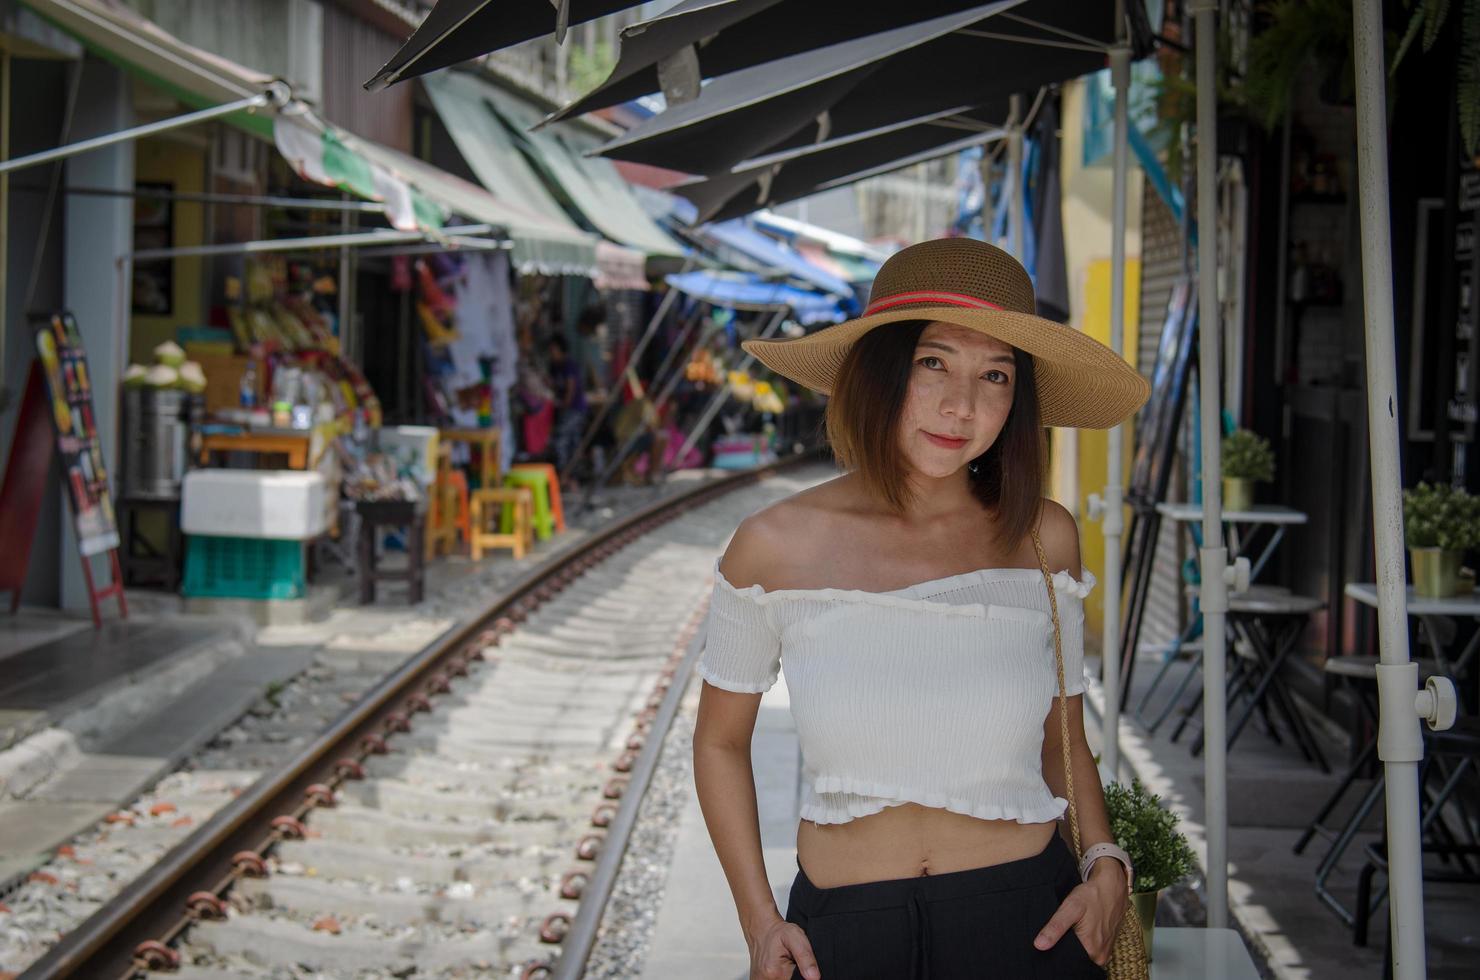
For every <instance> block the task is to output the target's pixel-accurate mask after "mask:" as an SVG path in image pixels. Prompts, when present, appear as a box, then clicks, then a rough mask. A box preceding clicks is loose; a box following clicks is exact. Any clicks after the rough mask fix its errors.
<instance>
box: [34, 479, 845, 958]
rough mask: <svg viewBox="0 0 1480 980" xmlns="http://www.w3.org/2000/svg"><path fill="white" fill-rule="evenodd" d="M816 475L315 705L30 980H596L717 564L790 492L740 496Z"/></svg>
mask: <svg viewBox="0 0 1480 980" xmlns="http://www.w3.org/2000/svg"><path fill="white" fill-rule="evenodd" d="M802 462H805V460H793V461H788V462H787V463H785V464H782V465H781V467H773V468H769V469H768V470H764V471H759V472H757V473H752V474H741V475H737V476H735V477H731V478H727V479H725V480H723V481H719V482H716V483H711V484H707V485H705V486H703V487H700V488H697V489H696V490H695V491H692V492H690V493H688V494H686V495H684V496H682V497H679V498H675V499H670V500H668V501H664V502H661V503H659V504H655V505H653V506H651V507H649V508H647V509H646V510H644V511H640V512H638V513H637V514H635V515H633V516H632V517H631V518H628V519H627V520H625V521H622V522H620V523H619V524H617V525H615V526H614V527H612V528H610V529H608V530H607V531H605V532H603V533H601V534H598V535H595V536H593V539H592V540H591V541H590V542H589V543H588V545H587V546H586V547H585V548H583V549H581V550H580V551H578V552H574V553H572V554H571V555H569V556H568V557H567V558H566V559H565V560H563V561H561V562H559V563H558V564H556V565H554V566H553V567H547V568H545V569H542V570H539V571H537V572H535V573H532V574H531V575H529V576H528V577H527V578H526V579H524V580H521V581H520V582H519V583H517V584H516V585H515V587H514V588H513V589H512V590H510V591H509V592H508V593H506V594H505V595H504V596H503V597H502V598H501V599H500V600H498V601H497V602H495V603H493V604H492V605H490V606H489V607H488V609H487V610H486V612H485V614H484V615H482V616H481V617H479V618H477V619H475V620H473V621H472V622H471V623H470V625H468V626H467V627H465V628H463V629H461V630H459V631H457V632H456V633H454V634H452V635H450V636H448V637H447V638H446V639H444V640H442V641H440V642H438V643H436V644H435V645H433V646H431V647H429V648H427V649H426V650H424V651H422V652H421V653H420V654H418V655H416V656H414V657H413V658H411V659H410V660H409V661H407V662H406V663H404V664H403V665H401V666H400V667H399V668H397V669H396V670H395V671H394V672H392V673H391V674H389V676H386V677H384V679H382V680H380V681H379V683H377V684H375V685H374V686H373V687H372V688H371V689H370V690H369V691H368V692H366V693H365V694H364V695H363V696H362V697H361V698H360V699H359V700H358V701H357V702H356V703H355V704H354V705H353V706H352V707H350V708H349V709H348V710H346V711H344V712H343V714H341V715H340V716H339V717H337V718H334V719H333V720H331V721H329V723H328V725H327V727H323V728H322V730H319V727H320V725H321V724H322V722H323V717H322V711H321V713H320V715H318V716H315V715H314V714H313V713H312V712H306V714H305V717H304V718H303V720H302V721H300V722H298V724H300V725H301V726H303V728H304V729H305V730H312V731H316V734H314V735H313V736H312V738H311V739H310V740H309V742H308V744H307V745H306V746H305V747H303V748H302V749H300V750H298V751H297V753H296V754H295V755H292V757H291V758H287V759H286V760H285V761H284V762H283V763H282V764H281V765H279V766H277V767H276V768H274V769H273V770H271V771H270V772H269V773H268V774H267V775H265V776H263V777H262V778H260V779H258V780H256V781H255V782H252V783H250V785H247V786H245V787H242V786H241V785H235V786H233V785H231V783H230V780H229V779H224V780H223V781H222V783H221V787H220V789H221V791H223V792H226V793H233V792H239V794H240V795H237V796H236V797H235V799H233V800H232V801H231V802H230V803H228V804H227V805H225V806H224V807H220V808H219V809H217V810H216V811H215V812H214V815H213V816H211V817H210V818H209V819H208V820H207V821H206V822H205V823H204V824H203V825H202V826H201V827H200V828H199V829H198V830H197V831H195V832H194V833H193V834H191V835H190V836H189V837H188V838H187V839H186V840H184V841H183V842H182V843H180V844H179V845H178V846H176V847H175V848H174V849H173V850H171V851H169V852H168V853H167V854H166V855H165V856H164V858H163V859H162V860H161V861H159V862H158V863H157V864H155V865H153V866H152V867H150V868H149V869H148V870H147V871H146V872H145V873H144V874H142V875H140V876H139V877H138V878H136V879H135V880H134V881H132V882H131V883H130V884H129V885H128V886H127V887H126V888H125V889H124V890H123V891H122V892H121V893H119V894H118V895H117V897H116V898H114V899H113V900H112V901H110V902H108V903H107V904H105V905H104V906H103V907H102V908H100V909H99V910H98V911H97V912H96V913H94V914H93V915H92V916H91V917H90V918H89V919H87V920H86V921H85V922H83V923H82V924H81V925H80V926H79V927H78V928H77V929H75V930H73V931H72V932H71V933H69V934H68V935H67V936H65V937H64V938H63V939H62V940H61V942H59V943H58V944H57V945H56V946H54V947H53V948H52V949H51V950H50V951H48V952H47V953H46V954H45V955H44V956H42V957H41V958H40V959H39V960H37V961H36V962H35V963H34V964H32V966H31V967H30V968H29V969H28V970H27V972H26V973H24V974H23V975H22V976H23V978H24V980H30V978H33V977H35V978H42V977H47V978H50V977H87V978H94V977H96V978H104V980H106V978H114V977H118V978H123V977H144V976H148V975H149V974H150V973H151V972H153V971H160V970H166V971H171V972H172V973H173V974H174V975H177V976H182V977H189V978H194V980H216V978H225V977H257V976H260V977H298V976H335V977H339V976H343V977H381V976H401V977H405V976H415V977H418V978H420V977H439V976H445V977H462V976H501V977H520V978H524V980H548V978H555V977H561V978H564V977H577V976H581V975H582V971H583V968H584V965H585V962H586V959H587V957H588V956H589V955H590V953H591V950H592V948H593V946H594V945H595V944H596V942H597V939H598V934H599V930H600V926H601V922H602V913H603V910H604V909H605V907H606V901H607V897H608V895H609V894H610V892H611V889H612V885H613V882H614V880H615V878H616V875H617V873H618V869H619V867H620V863H621V858H622V854H623V851H624V849H625V846H626V841H627V839H628V836H629V835H630V833H631V831H632V829H633V826H634V824H635V821H636V815H637V812H638V805H639V803H640V802H641V798H642V795H643V792H644V790H645V787H646V785H647V781H648V778H649V776H650V774H651V773H652V771H653V769H654V767H655V766H656V764H657V761H658V756H659V753H660V752H661V749H662V744H663V739H664V736H665V734H666V733H667V731H668V728H669V725H670V723H671V721H672V719H673V717H674V714H675V712H676V711H677V708H678V702H679V700H680V698H681V696H682V694H683V689H684V688H685V686H686V684H687V679H688V673H689V667H690V666H691V664H692V661H693V658H694V654H696V653H697V649H698V644H699V639H700V638H699V637H698V636H697V634H698V632H699V629H700V626H701V623H702V607H703V600H704V597H705V595H706V593H707V589H708V587H709V579H710V574H709V573H710V566H711V564H712V562H713V558H714V555H715V554H716V553H717V551H718V550H719V548H720V547H721V546H722V545H723V543H724V540H725V538H726V537H727V536H728V533H729V531H730V530H731V529H733V527H734V526H735V524H736V523H737V522H738V520H739V519H740V518H741V517H743V516H744V515H745V514H746V513H749V512H750V511H752V510H754V509H755V508H756V507H758V506H760V505H761V504H762V503H763V502H764V501H765V500H766V499H770V498H774V497H776V496H780V495H781V494H782V493H783V492H786V491H787V490H789V489H790V487H789V486H787V487H784V488H779V489H778V487H777V486H775V485H774V484H773V485H771V486H770V487H769V489H768V488H767V486H766V484H764V483H763V484H762V486H761V487H760V488H758V489H754V490H751V491H750V492H748V493H746V492H736V491H740V490H742V489H744V488H746V487H748V486H750V485H751V484H753V483H754V482H755V481H756V480H757V478H758V477H762V476H767V475H771V474H772V473H774V472H775V471H776V470H777V469H781V468H790V467H793V466H795V465H796V464H797V463H802ZM814 475H821V473H820V470H819V471H817V472H815V474H814ZM780 482H782V483H789V482H790V481H780ZM272 735H273V737H274V738H279V739H281V738H284V737H285V735H284V732H283V731H282V730H281V727H279V729H278V730H275V731H274V732H273V733H272ZM273 744H274V743H273V742H272V741H270V740H264V741H261V742H258V743H256V744H253V745H250V746H247V747H249V748H251V749H252V751H255V752H257V753H259V754H260V753H261V752H263V751H271V747H272V745H273ZM285 754H288V753H285ZM209 802H210V801H202V804H201V806H202V810H203V811H206V810H209ZM215 802H216V803H217V804H219V800H217V801H215ZM177 806H182V807H183V809H184V810H185V811H188V810H189V809H190V806H191V804H190V801H188V800H186V801H184V802H183V804H177ZM174 812H175V811H171V814H170V815H171V816H172V815H173V814H174Z"/></svg>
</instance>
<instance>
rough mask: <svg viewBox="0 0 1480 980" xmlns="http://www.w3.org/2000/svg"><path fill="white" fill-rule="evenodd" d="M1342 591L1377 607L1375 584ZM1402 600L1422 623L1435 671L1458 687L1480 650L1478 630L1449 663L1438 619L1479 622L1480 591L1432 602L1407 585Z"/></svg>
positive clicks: (1352, 584)
mask: <svg viewBox="0 0 1480 980" xmlns="http://www.w3.org/2000/svg"><path fill="white" fill-rule="evenodd" d="M1344 591H1345V592H1346V594H1347V596H1348V597H1349V598H1352V599H1355V600H1356V601H1358V602H1360V603H1361V604H1362V605H1364V606H1371V607H1372V608H1373V609H1376V608H1377V583H1375V582H1348V583H1347V585H1346V589H1345V590H1344ZM1406 601H1407V609H1408V615H1410V616H1415V617H1417V618H1418V621H1419V622H1421V623H1423V634H1424V641H1425V642H1426V643H1427V644H1428V647H1429V650H1430V651H1431V652H1432V653H1433V655H1434V663H1435V664H1436V665H1437V667H1438V668H1439V672H1440V673H1441V674H1444V675H1445V676H1446V677H1448V678H1449V679H1450V680H1451V681H1454V683H1455V685H1456V686H1459V684H1460V677H1461V675H1463V674H1464V672H1465V669H1466V668H1467V667H1468V666H1469V665H1470V661H1471V660H1474V659H1475V651H1476V650H1477V649H1480V630H1476V631H1475V635H1474V636H1472V637H1470V639H1469V642H1467V643H1466V644H1465V646H1464V649H1462V650H1461V651H1460V653H1459V656H1458V657H1455V658H1453V659H1452V660H1451V659H1450V658H1449V656H1448V654H1447V652H1446V651H1445V649H1444V645H1445V644H1444V641H1443V640H1442V639H1441V637H1443V635H1444V633H1445V631H1444V630H1443V629H1441V628H1440V625H1439V623H1438V619H1439V618H1440V617H1443V616H1448V617H1451V618H1454V619H1480V592H1477V591H1474V590H1471V591H1470V592H1467V593H1462V594H1460V595H1455V596H1448V597H1446V598H1443V599H1436V598H1433V597H1431V596H1422V595H1419V594H1418V593H1417V592H1416V591H1415V590H1414V588H1413V586H1412V585H1410V586H1408V594H1407V600H1406Z"/></svg>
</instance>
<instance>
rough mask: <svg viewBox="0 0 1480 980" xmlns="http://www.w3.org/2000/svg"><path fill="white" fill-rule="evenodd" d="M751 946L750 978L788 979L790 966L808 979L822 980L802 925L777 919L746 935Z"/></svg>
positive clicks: (762, 979)
mask: <svg viewBox="0 0 1480 980" xmlns="http://www.w3.org/2000/svg"><path fill="white" fill-rule="evenodd" d="M746 942H747V943H748V944H749V945H750V980H791V974H792V969H793V968H796V969H799V970H801V971H802V976H804V977H806V978H807V980H821V977H822V971H821V970H819V969H817V958H816V957H815V956H813V955H812V944H811V943H810V942H808V941H807V934H806V933H805V932H803V931H802V927H801V926H799V925H796V924H795V923H792V922H787V921H786V920H785V919H781V918H777V919H776V920H775V921H774V922H772V923H770V924H769V925H765V926H762V927H760V928H759V929H757V930H756V931H755V932H754V933H752V934H750V935H747V936H746Z"/></svg>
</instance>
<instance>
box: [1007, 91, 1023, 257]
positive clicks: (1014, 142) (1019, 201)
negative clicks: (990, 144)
mask: <svg viewBox="0 0 1480 980" xmlns="http://www.w3.org/2000/svg"><path fill="white" fill-rule="evenodd" d="M1009 104H1010V105H1011V106H1012V109H1011V111H1010V115H1009V119H1010V120H1011V121H1010V122H1009V123H1008V124H1007V179H1008V184H1007V186H1008V187H1009V188H1010V189H1011V193H1012V196H1011V197H1009V198H1008V199H1007V223H1008V225H1009V228H1008V235H1009V238H1008V242H1009V244H1011V246H1012V255H1013V258H1015V259H1017V260H1018V261H1019V262H1025V261H1026V260H1025V259H1024V257H1023V248H1024V236H1023V97H1022V96H1021V95H1014V96H1012V98H1011V100H1010V102H1009Z"/></svg>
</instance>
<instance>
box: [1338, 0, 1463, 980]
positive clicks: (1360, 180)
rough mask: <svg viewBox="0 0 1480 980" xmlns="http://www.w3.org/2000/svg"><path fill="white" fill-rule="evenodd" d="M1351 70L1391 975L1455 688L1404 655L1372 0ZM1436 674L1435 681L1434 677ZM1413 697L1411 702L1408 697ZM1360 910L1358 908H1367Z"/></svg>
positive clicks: (1412, 912) (1407, 951)
mask: <svg viewBox="0 0 1480 980" xmlns="http://www.w3.org/2000/svg"><path fill="white" fill-rule="evenodd" d="M1352 14H1353V34H1354V42H1353V43H1354V49H1353V51H1354V58H1353V60H1354V61H1355V63H1356V79H1357V188H1358V193H1359V201H1360V207H1361V212H1360V213H1361V230H1362V309H1363V312H1364V319H1365V320H1366V335H1367V426H1368V432H1369V433H1370V435H1369V445H1370V446H1371V454H1372V523H1373V527H1372V531H1373V535H1372V536H1373V542H1374V546H1375V551H1376V561H1377V598H1378V609H1377V628H1378V637H1379V641H1380V663H1379V664H1378V665H1377V693H1378V705H1379V715H1378V718H1379V720H1378V737H1377V755H1378V758H1380V759H1382V762H1383V775H1384V779H1385V780H1386V784H1387V858H1388V883H1389V884H1388V888H1389V892H1388V907H1389V909H1390V910H1391V911H1390V914H1389V916H1388V921H1389V929H1390V930H1391V935H1392V956H1393V976H1394V977H1395V978H1396V980H1418V978H1420V977H1423V976H1424V975H1425V963H1424V915H1423V865H1422V860H1423V853H1422V850H1421V841H1420V828H1419V822H1418V812H1419V781H1418V763H1419V760H1421V759H1422V758H1423V738H1422V735H1421V732H1420V729H1419V725H1418V722H1419V718H1420V717H1424V718H1425V720H1426V721H1427V722H1428V724H1429V726H1430V727H1431V728H1434V729H1437V730H1443V729H1446V728H1449V727H1450V726H1451V725H1452V724H1453V723H1454V706H1455V695H1454V688H1453V686H1452V685H1451V684H1448V682H1447V679H1446V678H1435V679H1432V680H1430V681H1429V683H1428V685H1427V687H1426V688H1425V689H1424V690H1422V691H1418V694H1417V697H1416V698H1415V694H1414V692H1415V691H1416V690H1418V666H1417V665H1416V664H1414V663H1413V662H1412V661H1411V660H1409V652H1408V615H1407V608H1406V607H1407V599H1408V596H1407V577H1406V575H1405V573H1404V569H1403V500H1402V494H1401V493H1400V487H1401V486H1402V482H1401V481H1402V475H1401V471H1400V469H1399V465H1398V463H1399V460H1398V418H1397V413H1396V411H1395V410H1394V405H1395V404H1396V403H1397V388H1398V383H1397V359H1396V356H1395V354H1394V342H1393V280H1392V242H1391V235H1390V228H1389V221H1390V218H1389V215H1388V190H1387V180H1388V160H1387V94H1386V91H1385V86H1386V83H1385V80H1384V78H1383V73H1384V71H1385V68H1386V59H1385V58H1384V52H1383V37H1382V5H1381V3H1380V0H1354V2H1353V4H1352ZM1436 681H1438V682H1440V683H1436ZM1416 702H1417V703H1416ZM1366 911H1367V910H1366V909H1357V915H1365V914H1366Z"/></svg>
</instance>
